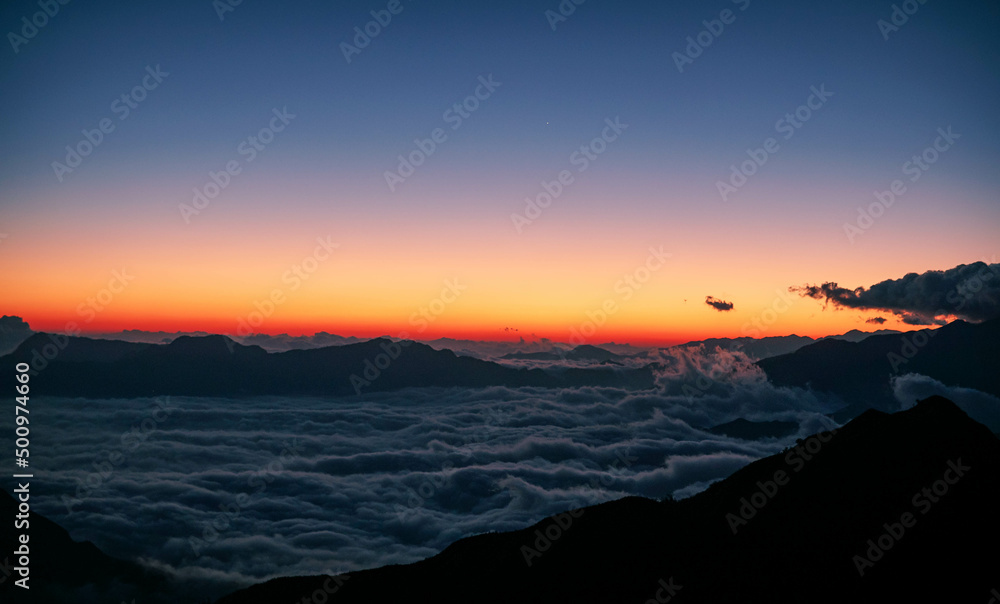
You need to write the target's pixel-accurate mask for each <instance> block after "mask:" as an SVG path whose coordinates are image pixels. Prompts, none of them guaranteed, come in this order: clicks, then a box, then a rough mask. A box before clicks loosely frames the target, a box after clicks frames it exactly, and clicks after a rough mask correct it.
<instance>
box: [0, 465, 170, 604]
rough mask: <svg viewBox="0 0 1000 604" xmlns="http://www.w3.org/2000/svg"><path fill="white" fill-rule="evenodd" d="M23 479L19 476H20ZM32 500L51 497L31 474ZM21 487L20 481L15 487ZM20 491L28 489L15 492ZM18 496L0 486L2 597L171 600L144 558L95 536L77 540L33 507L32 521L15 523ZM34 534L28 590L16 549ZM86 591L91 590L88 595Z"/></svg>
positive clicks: (44, 602) (43, 602) (38, 601)
mask: <svg viewBox="0 0 1000 604" xmlns="http://www.w3.org/2000/svg"><path fill="white" fill-rule="evenodd" d="M14 480H15V481H17V479H14ZM20 482H30V483H31V484H30V485H29V491H30V493H29V495H28V503H29V504H31V503H32V499H31V498H32V497H51V496H52V495H51V494H48V493H45V492H44V488H43V487H42V483H40V482H38V481H36V480H34V479H31V480H22V481H20ZM14 488H15V489H16V488H18V487H14ZM15 494H16V495H17V496H18V497H21V496H22V494H20V493H15ZM18 503H19V501H18V500H15V499H14V497H12V496H11V495H10V493H8V492H7V491H0V516H2V517H3V518H4V521H3V522H2V523H0V545H2V547H3V550H2V552H3V553H0V601H2V602H10V603H12V604H14V603H19V602H24V603H26V604H27V603H33V604H48V603H53V604H55V603H57V602H58V603H63V602H90V601H95V602H96V601H108V602H119V601H120V600H122V599H126V600H130V599H131V598H136V599H137V601H143V602H153V601H156V602H165V601H166V600H162V599H159V594H162V593H163V592H164V591H165V590H166V589H167V587H166V585H167V584H166V581H165V579H164V578H163V577H161V576H159V575H157V574H155V573H154V572H152V571H149V570H148V569H145V568H143V567H141V566H139V565H138V564H135V563H132V562H127V561H124V560H119V559H117V558H113V557H111V556H108V555H107V554H105V553H104V552H102V551H101V550H99V549H98V548H97V547H96V546H95V545H94V544H93V543H91V542H89V541H84V542H77V541H74V540H73V539H72V538H71V537H70V535H69V533H68V532H66V530H65V529H64V528H62V527H61V526H59V525H57V524H56V523H54V522H52V521H51V520H49V519H48V518H46V517H45V516H42V515H41V514H38V513H35V512H29V514H30V515H29V516H28V517H27V520H28V523H29V524H28V526H27V527H20V528H15V526H14V518H15V515H16V514H17V513H18V511H17V509H18ZM22 534H27V535H28V537H29V540H28V543H27V546H28V550H29V553H28V560H29V566H28V568H29V569H30V575H29V580H28V583H27V585H28V586H29V588H30V589H28V590H25V589H22V588H21V587H18V586H17V585H15V581H17V580H18V579H21V578H22V576H21V574H20V573H19V572H18V571H16V570H15V568H16V567H17V566H18V562H17V558H19V556H15V555H14V552H15V550H16V549H17V548H18V547H20V545H21V544H20V542H19V541H18V538H19V536H20V535H22ZM84 594H86V595H84Z"/></svg>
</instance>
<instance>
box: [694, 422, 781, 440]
mask: <svg viewBox="0 0 1000 604" xmlns="http://www.w3.org/2000/svg"><path fill="white" fill-rule="evenodd" d="M798 429H799V424H798V422H781V421H770V422H755V421H751V420H748V419H744V418H742V417H740V418H737V419H734V420H733V421H731V422H726V423H724V424H719V425H718V426H713V427H712V428H709V429H708V431H709V432H711V433H712V434H723V435H725V436H731V437H733V438H742V439H743V440H759V439H761V438H781V437H783V436H789V435H791V434H794V433H795V431H796V430H798Z"/></svg>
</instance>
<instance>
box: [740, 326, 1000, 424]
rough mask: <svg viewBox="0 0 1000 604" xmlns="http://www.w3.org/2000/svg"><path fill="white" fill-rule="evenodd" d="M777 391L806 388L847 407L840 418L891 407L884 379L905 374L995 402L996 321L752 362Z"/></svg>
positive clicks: (999, 329) (999, 390)
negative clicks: (983, 395) (986, 396)
mask: <svg viewBox="0 0 1000 604" xmlns="http://www.w3.org/2000/svg"><path fill="white" fill-rule="evenodd" d="M757 365H758V366H759V367H760V368H761V369H763V370H764V372H765V373H766V374H767V377H768V379H769V380H770V381H771V382H772V383H774V384H775V385H777V386H796V387H800V388H806V387H809V388H812V389H813V390H815V391H819V392H827V393H831V394H835V395H837V396H839V397H840V398H841V399H842V400H843V401H845V403H849V404H848V405H847V406H846V407H845V408H844V410H843V411H842V412H841V414H840V417H841V418H849V417H853V416H855V415H857V414H858V413H860V412H862V411H863V410H865V409H867V408H871V407H874V408H876V409H883V410H889V409H892V408H895V407H896V405H898V402H897V401H896V400H895V398H894V396H893V393H892V389H891V384H890V379H891V378H892V377H894V376H899V375H903V374H907V373H917V374H920V375H925V376H928V377H930V378H933V379H935V380H937V381H939V382H941V383H943V384H945V385H947V386H958V387H964V388H973V389H976V390H979V391H982V392H986V393H988V394H992V395H993V396H998V397H1000V318H997V319H992V320H989V321H983V322H982V323H967V322H965V321H954V322H952V323H949V324H948V325H945V326H943V327H940V328H938V329H934V330H930V329H925V330H920V331H914V332H907V333H896V334H884V335H874V336H871V337H868V338H865V339H863V340H861V341H858V342H850V341H843V340H838V339H827V340H822V341H819V342H816V343H814V344H810V345H808V346H804V347H802V348H800V349H798V350H796V351H795V352H792V353H789V354H784V355H779V356H775V357H771V358H767V359H762V360H760V361H758V362H757Z"/></svg>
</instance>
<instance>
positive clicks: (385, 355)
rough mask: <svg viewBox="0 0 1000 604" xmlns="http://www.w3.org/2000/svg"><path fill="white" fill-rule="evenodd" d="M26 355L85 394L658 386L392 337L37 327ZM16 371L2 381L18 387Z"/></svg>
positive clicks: (647, 376)
mask: <svg viewBox="0 0 1000 604" xmlns="http://www.w3.org/2000/svg"><path fill="white" fill-rule="evenodd" d="M18 362H29V363H32V366H33V367H35V368H42V372H41V375H40V376H38V377H36V378H33V379H32V386H31V387H32V391H33V392H35V393H36V394H50V395H60V396H81V397H138V396H159V395H191V396H253V395H267V394H273V395H350V394H356V393H359V392H372V391H381V390H396V389H400V388H408V387H426V386H441V387H451V386H464V387H487V386H511V387H517V386H536V387H543V388H559V387H570V386H573V387H579V386H604V387H618V388H630V389H645V388H651V387H652V386H653V373H652V369H651V368H650V367H645V368H640V369H617V368H605V367H601V368H568V369H553V370H541V369H523V368H513V367H506V366H504V365H500V364H497V363H493V362H489V361H482V360H479V359H474V358H470V357H459V356H456V355H455V354H454V353H453V352H451V351H450V350H435V349H433V348H431V347H430V346H427V345H424V344H419V343H415V342H393V341H391V340H388V339H377V340H370V341H367V342H362V343H359V344H348V345H344V346H328V347H325V348H314V349H309V350H290V351H287V352H280V353H268V352H266V351H265V350H264V349H262V348H260V347H258V346H243V345H241V344H237V343H236V342H234V341H232V340H230V339H229V338H227V337H225V336H218V335H215V336H205V337H191V336H182V337H179V338H177V339H176V340H174V341H173V342H171V343H170V344H161V345H154V344H135V343H129V342H119V341H113V340H92V339H89V338H71V337H65V336H50V335H49V334H35V335H33V336H31V337H30V338H29V339H28V340H26V341H25V342H23V343H22V344H21V345H20V346H19V347H18V348H17V350H15V351H14V352H13V353H12V354H10V355H8V356H5V357H0V363H3V364H5V365H4V366H7V367H13V366H14V365H15V364H16V363H18ZM12 375H13V374H12V373H9V374H7V375H6V376H5V377H4V378H0V382H4V383H6V382H10V383H11V387H13V382H12V379H13V378H12ZM5 380H6V382H5Z"/></svg>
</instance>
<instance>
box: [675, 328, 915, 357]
mask: <svg viewBox="0 0 1000 604" xmlns="http://www.w3.org/2000/svg"><path fill="white" fill-rule="evenodd" d="M897 333H900V332H898V331H895V330H892V329H880V330H878V331H859V330H857V329H852V330H851V331H849V332H847V333H845V334H841V335H833V336H826V337H823V338H819V339H818V340H815V339H813V338H810V337H809V336H797V335H794V334H793V335H790V336H769V337H766V338H750V337H740V338H708V339H707V340H696V341H693V342H687V343H685V344H679V345H678V346H681V347H690V346H700V345H704V346H705V348H706V349H708V350H714V349H716V348H721V349H723V350H736V351H740V352H743V353H745V354H746V355H747V356H749V357H750V358H752V359H755V360H761V359H767V358H770V357H776V356H780V355H783V354H789V353H791V352H795V351H796V350H798V349H800V348H802V347H803V346H807V345H809V344H812V343H814V342H819V341H822V340H845V341H847V342H860V341H861V340H864V339H865V338H868V337H871V336H877V335H886V334H897Z"/></svg>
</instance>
